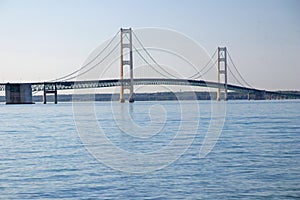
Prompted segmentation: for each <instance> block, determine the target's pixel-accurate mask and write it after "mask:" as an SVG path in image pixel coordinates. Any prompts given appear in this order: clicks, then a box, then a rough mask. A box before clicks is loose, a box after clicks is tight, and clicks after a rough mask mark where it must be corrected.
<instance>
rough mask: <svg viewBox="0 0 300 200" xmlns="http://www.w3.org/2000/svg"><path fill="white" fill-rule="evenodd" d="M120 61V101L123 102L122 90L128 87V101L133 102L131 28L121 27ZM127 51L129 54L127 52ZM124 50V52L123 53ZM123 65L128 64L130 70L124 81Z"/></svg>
mask: <svg viewBox="0 0 300 200" xmlns="http://www.w3.org/2000/svg"><path fill="white" fill-rule="evenodd" d="M120 35H121V59H120V60H121V62H120V81H121V86H120V102H121V103H124V102H125V99H124V90H125V89H129V91H130V93H129V102H130V103H133V102H134V91H133V56H132V30H131V28H129V29H122V28H121V34H120ZM128 51H129V54H128ZM124 52H126V53H124ZM124 66H129V70H130V82H124V80H123V73H124Z"/></svg>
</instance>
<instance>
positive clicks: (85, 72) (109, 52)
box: [62, 42, 121, 81]
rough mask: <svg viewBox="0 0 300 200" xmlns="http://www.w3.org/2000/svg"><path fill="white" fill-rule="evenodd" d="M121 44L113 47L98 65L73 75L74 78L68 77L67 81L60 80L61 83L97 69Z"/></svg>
mask: <svg viewBox="0 0 300 200" xmlns="http://www.w3.org/2000/svg"><path fill="white" fill-rule="evenodd" d="M120 43H121V42H118V43H117V44H116V45H115V47H114V48H113V49H112V50H111V51H110V52H109V53H108V54H107V55H106V56H105V57H104V58H102V59H101V60H100V61H99V62H98V63H96V64H95V65H93V66H92V67H91V68H89V69H87V70H86V71H84V72H82V73H80V74H77V75H75V76H72V77H69V78H67V79H64V80H62V81H68V80H71V79H74V78H76V77H78V76H81V75H83V74H86V73H88V72H89V71H91V70H92V69H94V68H95V67H97V66H98V65H99V64H101V63H102V62H103V61H104V60H105V59H106V58H108V57H109V56H110V55H111V54H112V53H113V52H114V51H115V50H116V49H117V48H118V47H119V44H120Z"/></svg>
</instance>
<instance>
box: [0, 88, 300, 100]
mask: <svg viewBox="0 0 300 200" xmlns="http://www.w3.org/2000/svg"><path fill="white" fill-rule="evenodd" d="M277 92H278V93H284V94H289V93H293V94H299V95H300V91H277ZM195 95H196V97H195ZM216 95H217V94H216V92H174V93H173V92H156V93H136V94H135V101H171V100H194V99H195V98H197V100H211V99H216ZM89 97H90V94H76V100H78V101H87V100H90V98H89ZM72 98H73V95H72V94H59V95H58V102H70V101H72ZM94 98H95V101H118V100H119V94H95V97H94ZM125 98H126V99H128V96H126V95H125ZM266 98H267V99H278V98H273V97H266ZM247 99H248V95H247V94H242V93H238V92H229V93H228V100H247ZM254 99H255V97H254V96H253V95H250V100H254ZM280 99H283V98H280ZM284 99H292V98H284ZM294 99H295V98H294ZM255 100H260V99H257V98H256V99H255ZM42 101H43V96H42V95H34V96H33V102H42ZM47 101H48V102H49V103H50V102H53V101H54V98H53V95H48V96H47ZM0 102H5V96H0Z"/></svg>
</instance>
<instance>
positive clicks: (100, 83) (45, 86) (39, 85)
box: [0, 78, 300, 98]
mask: <svg viewBox="0 0 300 200" xmlns="http://www.w3.org/2000/svg"><path fill="white" fill-rule="evenodd" d="M30 84H31V87H32V91H33V92H35V91H44V90H46V91H53V90H55V87H56V89H57V90H70V89H87V88H106V87H117V86H120V85H121V81H120V79H107V80H89V81H58V82H33V83H30ZM129 84H130V79H123V85H125V86H126V85H129ZM5 85H6V84H4V83H1V84H0V91H4V90H5ZM134 85H180V86H196V87H209V88H218V87H219V86H220V87H224V84H219V83H217V82H212V81H204V80H188V79H157V78H143V79H134ZM227 89H228V90H231V91H235V92H240V93H251V94H264V95H276V96H285V97H293V98H300V94H290V93H288V94H284V93H281V92H274V91H266V90H259V89H255V88H248V87H242V86H237V85H231V84H227Z"/></svg>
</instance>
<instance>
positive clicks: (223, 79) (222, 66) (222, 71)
mask: <svg viewBox="0 0 300 200" xmlns="http://www.w3.org/2000/svg"><path fill="white" fill-rule="evenodd" d="M217 73H218V84H219V87H218V91H217V101H220V100H222V99H223V100H224V101H227V49H226V47H218V70H217Z"/></svg>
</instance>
